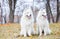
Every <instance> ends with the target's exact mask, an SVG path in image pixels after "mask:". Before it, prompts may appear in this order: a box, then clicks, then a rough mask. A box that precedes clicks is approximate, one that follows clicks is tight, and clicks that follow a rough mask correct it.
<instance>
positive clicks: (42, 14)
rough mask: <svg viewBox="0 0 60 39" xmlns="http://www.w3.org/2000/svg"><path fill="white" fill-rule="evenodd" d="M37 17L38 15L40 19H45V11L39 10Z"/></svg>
mask: <svg viewBox="0 0 60 39" xmlns="http://www.w3.org/2000/svg"><path fill="white" fill-rule="evenodd" d="M39 15H40V17H43V18H47V13H46V9H43V10H40V11H39Z"/></svg>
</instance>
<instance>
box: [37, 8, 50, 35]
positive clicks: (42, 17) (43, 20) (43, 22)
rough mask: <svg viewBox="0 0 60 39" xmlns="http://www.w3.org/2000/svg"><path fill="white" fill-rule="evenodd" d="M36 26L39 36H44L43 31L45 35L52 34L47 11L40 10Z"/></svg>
mask: <svg viewBox="0 0 60 39" xmlns="http://www.w3.org/2000/svg"><path fill="white" fill-rule="evenodd" d="M36 24H37V34H39V35H40V36H41V35H42V31H44V35H47V34H50V33H51V30H50V28H49V22H48V20H47V14H46V9H44V10H39V12H38V15H37V18H36Z"/></svg>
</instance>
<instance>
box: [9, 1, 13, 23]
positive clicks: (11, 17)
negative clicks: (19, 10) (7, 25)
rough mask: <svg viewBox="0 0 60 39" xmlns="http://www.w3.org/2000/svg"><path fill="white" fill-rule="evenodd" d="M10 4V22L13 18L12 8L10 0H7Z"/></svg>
mask: <svg viewBox="0 0 60 39" xmlns="http://www.w3.org/2000/svg"><path fill="white" fill-rule="evenodd" d="M9 5H10V22H11V23H12V22H13V20H14V11H13V10H12V0H9Z"/></svg>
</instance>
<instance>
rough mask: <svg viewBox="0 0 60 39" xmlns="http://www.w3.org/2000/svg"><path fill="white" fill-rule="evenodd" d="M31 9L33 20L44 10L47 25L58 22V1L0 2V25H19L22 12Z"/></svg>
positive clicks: (9, 0) (59, 13) (18, 0)
mask: <svg viewBox="0 0 60 39" xmlns="http://www.w3.org/2000/svg"><path fill="white" fill-rule="evenodd" d="M27 7H31V8H32V11H33V14H34V18H35V19H36V16H37V12H38V11H39V10H40V9H41V10H43V9H46V12H47V17H48V21H49V23H58V22H60V0H0V24H5V23H19V22H20V18H21V16H22V13H23V10H24V9H25V8H27Z"/></svg>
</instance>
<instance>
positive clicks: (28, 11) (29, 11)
mask: <svg viewBox="0 0 60 39" xmlns="http://www.w3.org/2000/svg"><path fill="white" fill-rule="evenodd" d="M32 15H33V12H32V9H31V8H26V9H24V11H23V16H25V17H27V18H28V19H30V18H31V17H32Z"/></svg>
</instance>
